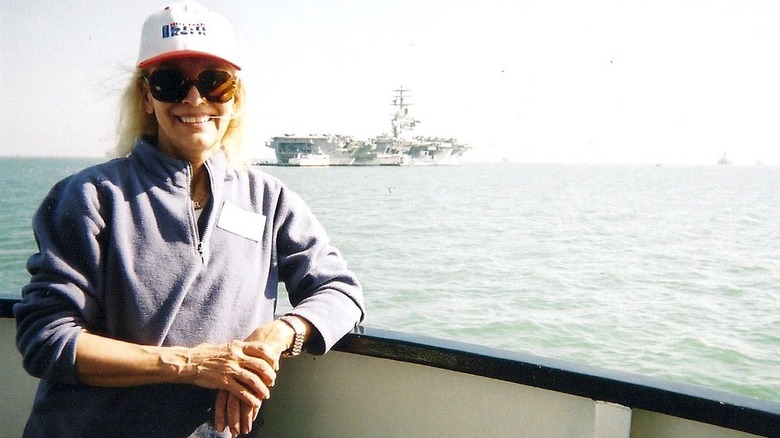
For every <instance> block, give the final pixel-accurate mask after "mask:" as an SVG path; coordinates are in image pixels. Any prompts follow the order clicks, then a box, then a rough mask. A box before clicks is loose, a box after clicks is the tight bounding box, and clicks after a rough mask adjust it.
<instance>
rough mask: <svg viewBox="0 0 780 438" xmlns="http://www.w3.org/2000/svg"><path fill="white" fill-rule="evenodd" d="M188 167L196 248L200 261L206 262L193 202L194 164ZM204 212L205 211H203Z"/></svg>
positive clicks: (189, 193)
mask: <svg viewBox="0 0 780 438" xmlns="http://www.w3.org/2000/svg"><path fill="white" fill-rule="evenodd" d="M187 169H188V170H189V178H190V184H189V192H188V193H187V197H188V198H189V199H188V201H189V203H190V213H191V217H192V226H193V229H194V230H195V241H196V242H197V244H196V245H195V249H196V250H197V251H198V254H199V255H200V261H201V262H205V261H206V260H205V258H204V257H203V241H202V240H201V239H200V230H198V217H197V215H196V214H195V204H193V203H192V192H193V190H192V181H193V171H192V164H190V163H187ZM201 214H203V212H201Z"/></svg>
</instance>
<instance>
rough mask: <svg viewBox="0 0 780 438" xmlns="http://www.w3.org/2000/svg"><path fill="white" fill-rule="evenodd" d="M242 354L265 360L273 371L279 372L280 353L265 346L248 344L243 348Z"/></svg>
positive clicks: (256, 343) (253, 343)
mask: <svg viewBox="0 0 780 438" xmlns="http://www.w3.org/2000/svg"><path fill="white" fill-rule="evenodd" d="M244 353H246V354H248V355H249V356H253V357H257V358H260V359H263V360H265V361H266V362H268V364H269V365H271V368H272V369H273V370H274V371H279V362H280V360H279V359H280V357H281V355H282V352H281V351H278V350H276V349H272V348H269V347H268V346H266V344H262V343H258V342H250V343H247V344H246V345H245V346H244Z"/></svg>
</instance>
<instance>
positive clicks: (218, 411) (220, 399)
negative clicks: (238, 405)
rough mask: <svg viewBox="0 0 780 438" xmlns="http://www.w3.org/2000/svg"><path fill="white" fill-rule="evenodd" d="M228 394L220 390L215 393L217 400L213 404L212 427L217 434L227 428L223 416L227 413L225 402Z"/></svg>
mask: <svg viewBox="0 0 780 438" xmlns="http://www.w3.org/2000/svg"><path fill="white" fill-rule="evenodd" d="M229 395H230V393H229V392H227V391H225V390H222V389H220V390H219V391H217V399H216V400H215V402H214V427H215V428H216V429H217V432H222V431H224V430H225V428H226V427H227V423H226V421H225V414H226V413H227V402H228V396H229Z"/></svg>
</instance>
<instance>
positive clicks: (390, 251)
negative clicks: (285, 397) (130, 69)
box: [0, 158, 780, 401]
mask: <svg viewBox="0 0 780 438" xmlns="http://www.w3.org/2000/svg"><path fill="white" fill-rule="evenodd" d="M92 162H95V160H73V159H18V158H16V159H8V158H6V159H0V184H2V185H1V186H0V187H2V197H0V206H1V208H0V232H1V233H2V243H1V244H0V280H2V281H0V285H1V288H0V293H2V294H4V295H5V296H18V295H19V290H20V288H21V287H22V285H23V284H24V283H26V281H27V280H28V279H29V276H28V274H27V273H26V271H25V270H24V264H25V260H26V258H27V256H29V254H30V253H32V252H34V251H35V243H34V239H33V236H32V233H31V231H30V218H31V215H32V213H33V211H34V210H35V208H36V207H37V205H38V204H39V203H40V201H41V199H42V197H43V196H44V195H45V193H46V192H47V190H48V189H49V187H50V186H51V185H52V184H54V182H56V181H57V180H58V179H60V178H61V177H63V176H65V175H67V174H69V173H72V172H73V171H75V170H76V169H78V168H81V167H83V166H86V165H88V164H90V163H92ZM262 170H263V171H266V172H268V173H271V174H273V175H275V176H277V177H279V178H281V179H282V180H283V181H284V182H285V183H287V184H288V185H289V187H290V188H292V189H293V190H295V191H297V192H298V193H299V194H300V195H301V196H302V197H303V198H304V199H305V200H306V201H307V203H308V204H309V206H310V207H311V208H312V210H313V211H314V212H315V214H316V215H317V217H318V218H319V220H320V221H321V222H322V223H323V225H324V226H325V228H326V229H327V230H328V233H329V235H330V236H331V239H332V240H333V242H334V244H335V245H336V246H337V247H338V248H339V249H340V250H341V251H342V253H343V254H344V256H345V257H346V258H347V260H348V262H349V264H350V267H351V268H352V269H353V270H354V271H355V272H356V273H357V274H358V276H359V277H360V279H361V281H362V283H363V285H364V289H365V294H366V301H367V305H368V318H367V320H366V322H365V324H366V325H367V326H370V327H376V328H383V329H390V330H396V331H403V332H410V333H416V334H422V335H426V336H432V337H438V338H445V339H452V340H458V341H464V342H469V343H476V344H479V345H484V346H488V347H494V348H501V349H506V350H513V351H520V352H526V353H531V354H536V355H541V356H546V357H552V358H556V359H563V360H568V361H574V362H578V363H584V364H588V365H591V366H596V367H601V368H607V369H613V370H619V371H626V372H631V373H637V374H643V375H649V376H653V377H659V378H664V379H670V380H674V381H680V382H684V383H690V384H696V385H702V386H707V387H713V388H718V389H723V390H727V391H732V392H736V393H741V394H745V395H749V396H753V397H759V398H763V399H768V400H773V401H780V224H779V223H778V218H779V217H780V167H774V166H649V165H648V166H640V165H635V166H630V165H574V164H567V165H559V164H518V163H490V164H488V163H480V164H477V163H474V164H464V165H459V166H436V167H411V166H409V167H331V168H292V167H263V168H262Z"/></svg>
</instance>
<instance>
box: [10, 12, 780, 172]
mask: <svg viewBox="0 0 780 438" xmlns="http://www.w3.org/2000/svg"><path fill="white" fill-rule="evenodd" d="M169 3H170V2H169V1H162V0H145V1H132V2H131V1H118V0H113V1H107V0H94V1H86V0H83V1H49V0H46V1H44V0H26V1H4V2H2V3H0V48H1V49H2V50H1V51H0V56H2V57H1V58H0V84H2V86H0V102H2V108H0V111H2V114H1V117H0V138H2V141H1V142H0V155H72V156H84V155H90V156H100V155H103V154H105V153H106V151H108V150H109V149H111V148H112V147H113V146H114V132H115V124H116V123H115V122H116V117H117V111H116V108H117V101H118V97H119V95H120V93H121V90H122V88H123V87H124V86H125V83H126V81H127V80H128V78H129V72H130V71H131V70H132V69H133V66H134V64H135V61H136V56H137V50H138V40H139V33H140V28H141V24H142V23H143V20H144V19H145V17H146V16H147V15H149V14H150V13H152V12H154V11H156V10H158V9H160V8H161V7H163V6H164V5H166V4H169ZM202 3H203V4H206V5H208V6H210V7H211V8H213V9H215V10H217V11H219V12H221V13H223V14H224V15H226V16H227V17H228V18H229V19H231V21H232V22H233V24H234V26H235V27H236V30H237V32H238V34H239V36H240V37H241V39H242V41H243V45H244V49H245V50H246V55H247V60H248V62H247V66H246V68H245V69H244V71H243V74H244V80H245V81H246V83H247V86H248V89H249V93H250V96H249V97H250V103H251V107H250V110H249V111H251V112H250V113H249V116H250V117H251V121H252V141H253V142H254V143H255V144H256V145H257V148H256V155H262V154H264V153H265V152H263V150H262V146H263V144H265V142H266V141H267V140H268V139H269V138H270V137H272V136H274V135H280V134H283V133H292V132H297V133H324V132H335V133H343V134H353V135H357V136H375V135H378V134H380V133H383V132H387V131H388V130H389V128H390V123H389V118H390V113H391V106H390V100H391V97H392V90H393V89H395V88H397V87H399V86H401V85H403V86H404V87H407V88H410V89H411V90H412V91H411V93H410V94H411V96H412V97H411V102H412V103H413V106H412V108H411V111H412V112H413V115H415V116H416V118H418V119H420V120H421V124H419V125H418V129H417V133H419V134H424V135H433V136H446V137H458V138H460V139H461V140H463V141H465V142H467V143H469V144H471V145H472V146H474V147H475V150H476V151H478V154H476V155H483V156H485V155H489V156H492V157H496V158H498V157H507V158H511V159H515V160H519V161H534V162H537V161H542V162H605V163H612V162H621V163H662V164H677V163H681V164H685V163H701V164H713V163H715V161H716V160H717V159H718V157H719V156H720V155H722V154H723V153H724V152H726V153H728V155H729V156H730V157H731V158H732V159H733V160H734V162H735V163H737V164H754V163H756V162H757V161H758V160H760V161H762V162H764V163H766V164H780V124H779V123H778V122H779V121H780V2H777V1H774V0H698V1H692V0H652V1H651V0H644V1H639V0H595V1H587V0H586V1H583V0H533V1H523V0H507V1H499V0H470V1H464V0H460V1H458V0H444V1H430V0H420V1H412V0H408V1H400V0H363V1H357V0H352V1H347V0H341V1H337V0H327V1H326V0H320V1H313V0H308V1H302V0H278V1H268V0H266V1H262V0H260V1H258V0H239V1H237V0H229V1H228V0H224V1H209V0H203V1H202Z"/></svg>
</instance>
